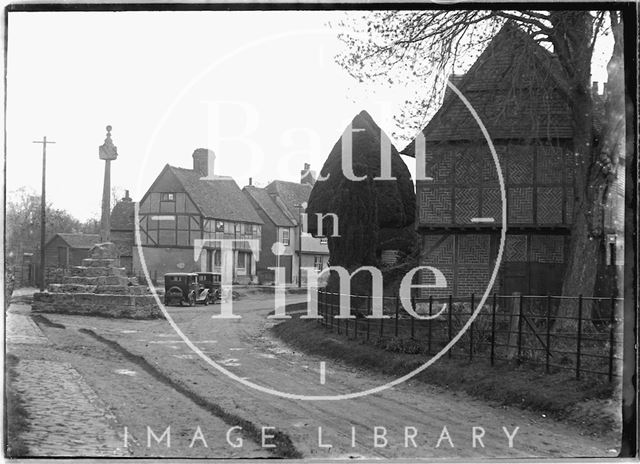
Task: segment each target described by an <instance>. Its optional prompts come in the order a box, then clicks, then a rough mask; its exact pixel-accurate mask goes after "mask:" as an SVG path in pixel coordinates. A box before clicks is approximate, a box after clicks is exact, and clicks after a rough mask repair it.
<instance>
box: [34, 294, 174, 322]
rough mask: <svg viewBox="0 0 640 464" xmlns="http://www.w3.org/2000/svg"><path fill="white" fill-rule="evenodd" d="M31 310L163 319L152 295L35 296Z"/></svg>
mask: <svg viewBox="0 0 640 464" xmlns="http://www.w3.org/2000/svg"><path fill="white" fill-rule="evenodd" d="M32 310H33V311H35V312H42V313H63V314H77V315H83V316H101V317H113V318H128V319H159V318H164V316H163V314H162V311H160V308H158V305H157V304H156V301H155V299H154V298H153V296H151V295H114V294H97V293H47V292H44V293H36V294H35V295H34V297H33V306H32Z"/></svg>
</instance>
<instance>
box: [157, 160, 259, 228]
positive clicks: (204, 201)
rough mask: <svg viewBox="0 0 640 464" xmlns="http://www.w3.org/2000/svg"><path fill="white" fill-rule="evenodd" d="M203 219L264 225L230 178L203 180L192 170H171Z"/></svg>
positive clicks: (172, 167)
mask: <svg viewBox="0 0 640 464" xmlns="http://www.w3.org/2000/svg"><path fill="white" fill-rule="evenodd" d="M169 169H170V170H171V172H173V174H174V175H175V176H176V177H177V179H178V180H179V181H180V183H181V184H182V186H183V187H184V189H185V191H186V192H187V194H188V195H189V196H190V197H191V200H193V202H194V203H195V204H196V206H197V207H198V209H199V210H200V212H201V213H202V215H203V216H205V217H207V218H214V219H221V220H227V221H238V222H250V223H254V224H262V223H263V222H262V220H261V219H260V216H258V213H256V211H255V210H254V209H253V206H252V205H251V203H250V202H249V199H248V198H247V197H246V196H245V195H244V193H242V190H240V187H238V184H236V182H235V181H234V180H233V179H231V178H226V177H220V178H217V179H213V180H203V179H202V178H201V177H202V176H201V174H200V173H198V172H196V171H194V170H192V169H183V168H177V167H174V166H169Z"/></svg>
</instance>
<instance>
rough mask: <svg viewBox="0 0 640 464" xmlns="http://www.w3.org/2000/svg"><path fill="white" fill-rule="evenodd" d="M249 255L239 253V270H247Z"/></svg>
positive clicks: (237, 264)
mask: <svg viewBox="0 0 640 464" xmlns="http://www.w3.org/2000/svg"><path fill="white" fill-rule="evenodd" d="M247 255H248V253H245V252H243V251H239V252H238V261H237V263H236V266H237V268H238V269H246V267H247V266H246V262H247Z"/></svg>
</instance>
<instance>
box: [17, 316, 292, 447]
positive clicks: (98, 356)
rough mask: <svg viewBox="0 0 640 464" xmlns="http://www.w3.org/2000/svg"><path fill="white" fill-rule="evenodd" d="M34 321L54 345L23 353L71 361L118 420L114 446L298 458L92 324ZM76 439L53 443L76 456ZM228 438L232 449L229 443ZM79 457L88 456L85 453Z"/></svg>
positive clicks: (282, 439)
mask: <svg viewBox="0 0 640 464" xmlns="http://www.w3.org/2000/svg"><path fill="white" fill-rule="evenodd" d="M36 320H37V322H38V323H39V325H40V326H41V327H42V328H43V329H44V330H45V332H46V335H47V338H48V339H49V340H51V341H52V345H53V349H50V350H49V351H48V352H47V353H39V354H36V353H29V356H30V357H45V358H46V357H49V358H55V359H64V360H65V362H67V363H68V364H69V365H73V366H74V367H75V368H76V369H77V370H78V372H80V373H81V374H82V377H83V378H84V379H85V380H86V383H87V384H89V385H90V386H91V388H92V390H93V391H95V395H96V396H98V397H99V398H100V401H101V402H102V403H103V404H105V405H107V408H106V409H107V410H108V411H109V412H110V413H112V414H115V415H116V416H117V417H118V420H117V426H116V427H115V428H117V430H116V432H117V433H118V435H119V436H120V440H119V441H118V443H117V444H118V446H120V447H122V446H123V445H126V447H127V448H128V449H129V454H130V455H133V456H140V457H145V456H147V457H150V456H166V457H183V456H184V457H209V458H233V457H236V458H247V457H248V458H265V457H283V458H286V457H299V456H300V454H299V453H298V452H297V450H296V449H295V448H294V447H293V445H292V444H291V440H290V439H289V438H288V437H287V436H286V435H284V434H283V433H279V434H277V440H276V438H274V439H273V440H272V442H273V443H274V444H275V445H277V447H276V448H270V449H263V448H262V447H261V446H260V444H261V436H260V430H259V429H258V428H257V427H256V426H255V425H254V424H253V423H252V422H251V421H248V420H245V419H243V418H242V417H240V416H238V415H236V414H232V413H228V412H227V411H225V410H223V409H222V408H221V407H220V406H218V405H217V404H215V403H214V402H212V401H209V400H206V399H203V398H201V397H199V396H197V395H195V394H193V393H192V392H191V391H190V390H188V389H187V388H186V387H185V386H184V385H181V384H179V383H176V382H174V381H172V380H171V379H170V378H168V377H167V376H165V375H164V374H163V373H161V372H160V371H159V370H158V369H157V368H156V367H154V366H152V365H151V364H149V363H148V362H146V361H145V360H144V358H142V357H138V356H135V355H132V354H131V353H129V352H127V351H126V350H124V349H122V348H121V347H119V346H118V345H117V344H114V343H113V342H109V341H107V340H105V339H103V338H102V337H100V336H99V335H95V334H94V333H93V332H92V331H91V330H90V329H81V330H73V329H68V328H66V327H65V325H64V324H60V323H57V322H53V321H51V320H49V319H48V318H46V317H44V316H41V315H39V316H37V317H36ZM125 427H126V429H125ZM167 430H169V432H168V434H167V435H165V438H168V440H162V439H161V440H158V439H156V437H161V436H162V435H163V433H164V432H166V431H167ZM230 430H232V432H233V433H230V432H229V431H230ZM150 431H151V432H150ZM198 434H200V435H198ZM274 435H275V434H274ZM75 439H77V437H72V436H67V437H63V439H62V440H58V441H57V443H55V444H54V446H57V447H58V449H59V450H62V451H63V455H67V456H80V455H81V454H77V453H75V451H74V450H75V448H74V445H73V443H74V442H73V440H75ZM232 442H233V443H234V445H236V446H235V447H234V446H230V444H231V443H232ZM165 445H166V446H165ZM47 449H48V450H49V451H50V452H53V451H52V450H51V449H50V448H47ZM85 451H86V450H85ZM53 454H58V455H60V453H55V452H53ZM82 455H83V456H89V457H90V456H92V454H91V453H87V452H85V453H84V454H82Z"/></svg>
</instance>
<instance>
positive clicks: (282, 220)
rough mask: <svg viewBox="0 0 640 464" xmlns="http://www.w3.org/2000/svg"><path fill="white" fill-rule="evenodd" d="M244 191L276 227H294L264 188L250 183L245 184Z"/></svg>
mask: <svg viewBox="0 0 640 464" xmlns="http://www.w3.org/2000/svg"><path fill="white" fill-rule="evenodd" d="M243 190H244V192H245V193H246V194H247V195H249V196H250V197H251V198H252V199H253V201H255V202H256V204H257V205H258V207H260V208H261V209H262V210H263V211H264V212H265V214H266V215H267V216H268V217H269V219H271V221H272V222H273V223H274V224H275V225H276V226H278V227H294V226H295V224H293V223H292V222H291V221H290V220H289V218H288V217H287V216H286V215H285V214H284V213H283V211H282V210H281V209H280V207H279V206H278V205H277V204H276V202H275V201H274V199H273V198H271V196H270V195H269V192H267V190H266V189H263V188H258V187H255V186H252V185H247V186H246V187H245V188H244V189H243Z"/></svg>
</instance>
